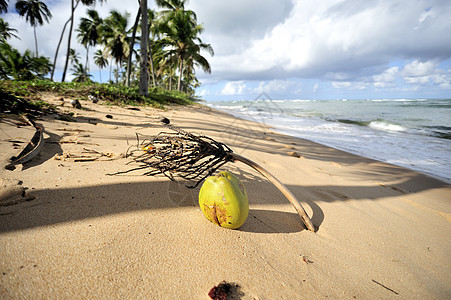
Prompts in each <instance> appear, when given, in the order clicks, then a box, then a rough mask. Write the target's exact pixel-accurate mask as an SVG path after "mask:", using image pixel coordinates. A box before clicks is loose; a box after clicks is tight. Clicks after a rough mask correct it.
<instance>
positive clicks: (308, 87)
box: [1, 0, 451, 101]
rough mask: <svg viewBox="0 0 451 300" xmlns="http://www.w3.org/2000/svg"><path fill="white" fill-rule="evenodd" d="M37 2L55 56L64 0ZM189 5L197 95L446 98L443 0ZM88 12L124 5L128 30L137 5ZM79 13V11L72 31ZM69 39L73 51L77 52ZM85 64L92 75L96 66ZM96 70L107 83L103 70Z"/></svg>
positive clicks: (44, 42) (113, 0) (450, 72)
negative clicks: (200, 66) (193, 17)
mask: <svg viewBox="0 0 451 300" xmlns="http://www.w3.org/2000/svg"><path fill="white" fill-rule="evenodd" d="M43 1H44V2H45V3H46V4H47V5H48V7H49V8H50V10H51V12H52V14H53V18H52V19H51V20H50V23H49V24H45V25H43V26H41V27H38V28H37V35H38V43H39V54H40V55H44V56H47V57H50V58H51V60H52V61H53V57H54V55H55V49H56V45H57V43H58V40H59V36H60V34H61V30H62V27H63V25H64V23H65V21H66V20H67V19H68V18H69V16H70V1H68V0H49V1H45V0H43ZM9 2H10V7H9V11H8V13H7V14H2V15H1V17H2V18H4V19H5V21H7V22H8V23H9V25H10V26H11V27H13V28H16V29H17V30H18V35H19V36H20V37H21V40H18V39H14V38H13V39H10V40H9V42H10V43H11V44H12V45H13V46H15V47H16V48H18V49H19V50H21V51H24V50H25V49H31V50H33V51H34V37H33V30H32V27H30V26H29V25H27V24H26V22H25V19H24V18H21V17H19V16H18V15H17V13H16V12H15V10H14V8H13V3H15V1H14V0H10V1H9ZM149 8H156V6H155V3H154V1H152V0H150V1H149ZM187 8H188V9H191V10H193V11H194V12H196V14H197V19H198V22H199V23H201V24H203V26H204V29H205V30H204V32H203V33H202V35H201V39H202V41H203V42H205V43H208V44H210V45H211V46H212V47H213V49H214V52H215V54H214V56H210V55H209V54H208V53H203V55H204V56H205V57H206V58H207V59H208V61H209V62H210V65H211V69H212V72H211V74H205V73H203V71H202V70H198V71H197V77H198V78H199V80H200V82H201V84H202V85H201V86H200V87H199V88H198V89H197V90H196V93H197V94H198V95H199V96H201V97H202V98H203V99H205V100H208V101H215V100H242V99H245V100H253V99H257V98H258V97H259V96H260V95H261V94H262V93H265V94H266V95H268V97H270V98H271V99H382V98H383V99H386V98H388V99H391V98H451V34H450V32H451V18H450V16H451V1H449V0H365V1H362V0H321V1H318V0H264V1H262V0H227V1H211V0H191V1H188V4H187ZM95 9H96V10H98V11H99V14H100V16H101V17H106V16H107V15H108V12H109V11H110V10H113V9H116V10H118V11H120V12H125V11H127V12H129V13H130V19H129V24H130V27H131V26H132V25H133V22H134V17H135V14H136V12H137V9H138V1H132V0H128V1H124V0H108V1H107V2H106V3H104V4H103V5H100V4H97V5H96V7H95ZM86 10H87V7H83V6H80V7H78V8H77V11H76V15H75V19H76V20H77V22H76V24H75V27H74V28H76V27H77V26H78V22H79V19H80V18H81V17H83V16H84V15H85V14H86ZM75 36H76V34H74V37H73V43H72V47H73V48H75V49H76V51H77V52H78V53H80V56H81V57H84V55H85V53H86V52H85V49H84V47H83V46H81V45H80V44H78V43H77V42H76V37H75ZM66 44H67V42H66V41H65V40H63V46H62V49H61V51H60V55H59V57H58V60H57V72H56V76H55V79H56V80H59V78H61V73H62V69H63V63H64V54H63V53H65V51H66V50H65V49H66ZM90 52H91V53H93V52H94V51H93V50H91V51H90ZM91 61H92V60H91ZM91 70H92V73H93V75H94V79H95V80H98V81H99V80H100V75H99V71H98V69H97V67H96V66H94V65H93V66H91ZM101 76H102V81H105V80H107V79H108V72H107V71H104V72H103V73H102V74H101ZM69 79H70V77H69Z"/></svg>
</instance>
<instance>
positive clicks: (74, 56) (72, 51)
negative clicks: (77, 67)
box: [69, 48, 80, 64]
mask: <svg viewBox="0 0 451 300" xmlns="http://www.w3.org/2000/svg"><path fill="white" fill-rule="evenodd" d="M69 59H70V62H71V63H72V64H78V63H79V62H80V55H78V53H77V51H75V49H72V48H71V49H70V51H69Z"/></svg>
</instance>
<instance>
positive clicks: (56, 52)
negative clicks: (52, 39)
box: [50, 19, 70, 80]
mask: <svg viewBox="0 0 451 300" xmlns="http://www.w3.org/2000/svg"><path fill="white" fill-rule="evenodd" d="M69 22H70V19H69V20H67V21H66V23H64V26H63V31H62V32H61V36H60V40H59V42H58V46H57V47H56V51H55V58H54V59H53V67H52V74H51V75H50V80H53V74H55V68H56V59H57V58H58V52H59V50H60V46H61V42H62V41H63V36H64V32H65V31H66V27H67V24H69Z"/></svg>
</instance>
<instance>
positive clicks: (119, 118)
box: [0, 97, 451, 299]
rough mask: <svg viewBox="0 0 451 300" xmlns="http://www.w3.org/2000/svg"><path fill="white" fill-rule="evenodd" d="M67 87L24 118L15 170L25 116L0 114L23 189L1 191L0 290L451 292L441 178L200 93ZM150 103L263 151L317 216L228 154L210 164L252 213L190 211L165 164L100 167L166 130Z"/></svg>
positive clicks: (10, 174) (183, 294) (191, 198)
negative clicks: (23, 158)
mask: <svg viewBox="0 0 451 300" xmlns="http://www.w3.org/2000/svg"><path fill="white" fill-rule="evenodd" d="M46 101H49V102H52V101H55V103H57V101H58V99H57V98H56V97H55V98H52V97H47V99H46ZM81 102H82V103H81V104H82V106H83V107H84V108H85V109H84V110H77V109H74V108H72V107H61V108H60V109H63V110H67V111H70V112H74V113H75V115H74V118H75V119H76V120H77V122H65V121H60V120H55V119H53V118H52V116H48V117H45V118H44V119H43V120H38V121H37V123H39V124H43V125H44V128H45V137H44V138H45V142H46V143H45V146H44V148H43V150H42V151H41V153H40V154H39V155H38V156H37V157H36V158H35V159H33V160H32V161H31V162H29V163H27V164H25V165H24V166H18V167H17V168H16V170H14V171H8V170H4V169H3V165H4V164H5V161H6V160H7V158H9V157H10V156H12V155H14V154H17V153H18V151H20V146H21V145H23V143H25V142H26V141H27V140H28V139H29V137H30V134H31V135H32V133H33V130H32V129H31V128H29V126H28V127H26V126H17V121H15V120H14V119H10V118H2V120H1V122H0V126H1V129H2V130H1V131H0V153H2V154H0V160H1V161H2V164H3V165H2V170H1V176H0V177H1V178H7V179H8V180H10V181H8V182H6V183H5V182H3V184H5V185H9V188H10V189H11V190H14V189H16V190H18V189H19V187H25V188H27V189H26V190H25V194H26V195H27V196H30V198H28V199H27V200H24V199H23V198H20V197H21V196H22V195H21V194H18V195H16V196H18V197H19V198H15V199H11V198H8V199H6V198H1V201H0V204H1V205H0V274H3V275H2V276H0V293H1V294H2V295H4V296H5V297H6V298H30V297H36V298H39V297H42V298H48V297H61V296H64V297H86V298H111V299H118V298H140V297H141V298H143V297H151V298H168V297H171V298H190V299H208V296H207V294H208V291H209V290H210V289H211V288H213V287H214V286H217V285H218V284H219V283H221V282H222V281H226V282H228V283H231V284H234V286H235V284H236V285H237V286H236V288H235V289H234V291H233V292H234V293H235V296H236V297H238V298H239V297H241V298H242V299H262V298H263V299H265V298H278V299H293V298H298V297H299V296H300V295H302V296H304V297H308V298H311V299H320V298H321V299H322V298H325V297H333V298H346V299H348V298H353V297H356V298H389V297H393V296H394V295H395V294H394V292H396V293H397V295H398V296H400V297H402V298H420V297H423V298H446V297H447V296H449V294H450V293H451V290H450V289H449V286H451V279H450V278H451V276H450V275H451V274H450V271H449V268H446V267H445V268H443V267H441V266H443V265H444V264H445V265H449V263H451V262H450V258H449V253H450V251H451V242H450V241H449V239H447V236H449V235H450V234H451V225H450V223H451V204H450V203H451V201H450V200H451V196H450V195H451V193H450V192H451V186H450V185H448V184H446V183H444V182H442V181H440V180H436V179H434V178H432V177H430V176H428V175H424V174H421V173H418V172H415V171H412V170H408V169H406V168H402V167H398V166H395V165H390V164H387V163H383V162H380V161H376V160H372V159H368V158H365V157H361V156H358V155H354V154H350V153H347V152H344V151H341V150H337V149H334V148H330V147H327V146H324V145H320V144H317V143H315V142H311V141H308V140H304V139H300V138H296V137H291V136H288V135H284V134H280V133H277V132H275V131H274V130H272V129H270V128H269V127H268V126H266V125H262V124H258V123H255V122H251V121H247V120H243V119H238V118H235V117H232V116H231V115H229V114H227V113H226V112H222V111H218V110H214V109H211V108H209V107H206V106H198V105H195V106H189V107H171V108H170V109H168V110H164V111H163V110H157V109H152V108H142V107H140V108H139V110H132V109H128V108H127V107H108V106H105V105H101V104H97V105H95V104H92V103H89V102H88V101H81ZM107 115H110V116H112V118H108V117H106V116H107ZM161 117H167V118H168V119H169V120H170V121H171V124H173V125H174V126H177V127H180V128H182V129H184V130H186V131H188V132H194V133H197V134H201V135H206V136H209V137H211V138H213V139H215V140H217V141H219V142H223V143H225V144H226V145H228V146H230V147H231V148H232V149H233V150H234V152H235V153H237V154H240V155H243V156H245V157H247V158H249V159H252V160H254V161H256V162H257V163H259V164H261V165H262V166H263V167H265V168H266V169H267V170H269V171H270V172H271V173H272V174H273V175H275V176H276V177H277V178H278V179H279V180H280V181H282V182H283V183H284V184H285V185H286V186H287V187H288V188H289V189H290V191H291V192H292V193H293V194H294V195H295V196H296V197H297V198H298V199H299V201H300V202H301V203H302V205H303V207H304V208H305V209H306V211H307V214H308V215H309V216H310V217H311V219H312V222H313V224H314V225H315V227H316V228H318V230H317V232H316V233H312V232H309V231H308V230H306V229H305V228H304V226H303V225H302V222H301V220H300V219H299V216H298V215H297V214H296V212H295V210H294V208H293V207H292V206H291V204H290V203H289V202H288V201H287V200H286V199H285V198H284V197H283V195H282V194H281V193H280V192H279V191H278V190H277V189H275V188H274V186H272V184H270V183H269V182H268V181H267V180H266V179H265V178H263V177H262V176H260V175H259V174H258V173H256V172H254V171H253V170H252V169H250V168H248V167H246V166H245V165H242V164H240V163H228V164H226V165H224V166H223V167H221V168H220V169H219V170H218V171H223V170H227V171H230V172H231V173H233V174H235V175H237V176H238V177H239V178H240V180H241V181H242V183H243V184H244V186H245V188H246V190H247V193H248V197H249V203H250V213H249V217H248V219H247V220H246V222H245V224H244V225H243V226H242V227H241V228H240V229H238V230H228V229H224V228H221V227H218V226H216V225H214V224H213V223H210V222H209V221H208V220H207V219H206V218H205V217H204V216H203V215H202V212H201V211H200V209H199V205H198V202H197V199H198V198H197V196H198V192H199V189H200V186H199V187H198V188H196V189H187V188H185V182H184V181H180V180H177V181H170V180H169V179H168V178H166V177H164V176H156V177H152V176H139V175H138V174H126V175H120V176H108V175H107V174H109V173H114V172H117V171H123V170H126V169H128V168H131V166H130V165H127V163H128V162H129V159H127V158H124V157H123V153H125V151H127V149H128V148H129V147H131V146H133V145H135V144H136V135H135V133H141V134H144V135H149V134H157V133H158V132H160V131H168V129H166V128H165V127H164V126H163V125H162V124H161V123H160V122H159V118H161ZM14 144H17V145H18V146H17V145H16V146H14ZM15 147H16V149H14V148H15ZM292 152H295V153H297V154H298V155H299V157H297V156H293V155H292V154H290V153H292ZM13 180H17V181H21V182H22V183H21V184H20V185H18V184H17V182H16V183H15V184H16V185H14V182H13ZM18 186H19V187H18ZM22 200H23V201H22ZM5 203H7V204H5ZM425 261H426V262H425ZM384 287H386V288H384ZM387 288H389V289H387Z"/></svg>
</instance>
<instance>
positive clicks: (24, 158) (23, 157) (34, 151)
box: [5, 116, 44, 169]
mask: <svg viewBox="0 0 451 300" xmlns="http://www.w3.org/2000/svg"><path fill="white" fill-rule="evenodd" d="M22 118H23V119H24V120H25V121H26V122H27V123H28V124H30V125H31V126H33V127H34V128H35V129H36V132H35V133H34V135H33V137H32V138H31V140H30V141H29V142H28V144H27V145H26V146H25V148H24V149H23V150H22V151H21V152H20V153H19V155H18V156H13V157H11V159H10V160H11V163H10V164H9V165H7V166H6V167H5V168H6V169H14V166H15V165H18V164H24V163H26V162H28V161H30V160H32V159H33V158H35V157H36V156H37V155H38V154H39V152H40V151H41V149H42V147H43V146H44V128H43V127H42V126H38V125H37V124H36V123H34V122H33V121H31V120H29V119H28V118H27V117H26V116H22Z"/></svg>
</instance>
